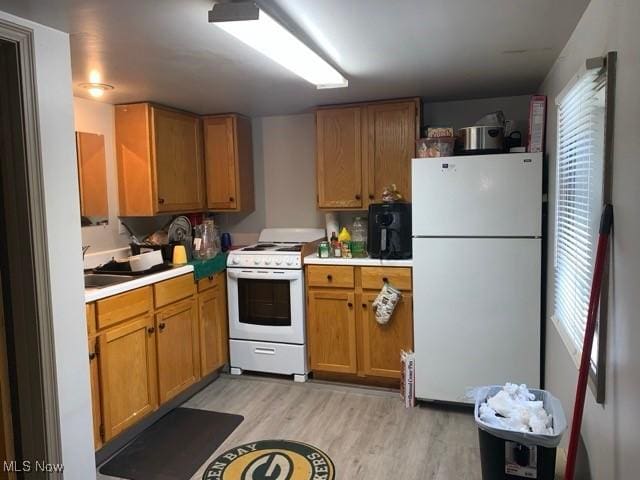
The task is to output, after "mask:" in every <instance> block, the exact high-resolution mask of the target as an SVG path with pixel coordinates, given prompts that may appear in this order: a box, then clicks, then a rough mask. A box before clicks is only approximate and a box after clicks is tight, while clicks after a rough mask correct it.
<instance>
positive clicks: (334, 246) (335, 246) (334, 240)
mask: <svg viewBox="0 0 640 480" xmlns="http://www.w3.org/2000/svg"><path fill="white" fill-rule="evenodd" d="M331 254H332V255H333V256H334V257H341V256H342V250H341V249H340V241H339V240H338V236H337V235H336V232H331Z"/></svg>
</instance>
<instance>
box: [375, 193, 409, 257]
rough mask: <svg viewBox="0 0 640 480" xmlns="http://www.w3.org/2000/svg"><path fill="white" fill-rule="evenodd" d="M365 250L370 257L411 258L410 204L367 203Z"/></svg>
mask: <svg viewBox="0 0 640 480" xmlns="http://www.w3.org/2000/svg"><path fill="white" fill-rule="evenodd" d="M367 250H368V252H369V256H370V257H372V258H381V259H387V258H388V259H404V258H411V204H410V203H373V204H371V205H369V235H368V237H367Z"/></svg>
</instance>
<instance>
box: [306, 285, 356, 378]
mask: <svg viewBox="0 0 640 480" xmlns="http://www.w3.org/2000/svg"><path fill="white" fill-rule="evenodd" d="M354 297H355V295H354V293H353V291H352V290H344V291H340V290H324V289H309V312H308V316H307V326H308V328H309V332H308V334H307V340H308V343H309V359H310V363H311V369H312V370H322V371H325V372H339V373H356V372H357V355H356V317H355V307H354Z"/></svg>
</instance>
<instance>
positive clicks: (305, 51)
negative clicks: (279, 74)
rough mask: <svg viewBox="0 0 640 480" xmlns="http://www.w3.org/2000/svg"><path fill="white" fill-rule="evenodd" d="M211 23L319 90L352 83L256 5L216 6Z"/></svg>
mask: <svg viewBox="0 0 640 480" xmlns="http://www.w3.org/2000/svg"><path fill="white" fill-rule="evenodd" d="M209 22H212V23H215V24H216V25H217V26H218V27H220V28H221V29H223V30H224V31H225V32H227V33H229V34H230V35H233V36H234V37H236V38H237V39H238V40H240V41H241V42H243V43H245V44H246V45H248V46H250V47H251V48H253V49H255V50H257V51H259V52H260V53H262V54H263V55H265V56H267V57H269V58H270V59H272V60H273V61H275V62H276V63H279V64H280V65H282V66H283V67H284V68H286V69H287V70H289V71H291V72H293V73H295V74H296V75H298V76H300V77H302V78H304V79H305V80H306V81H308V82H309V83H312V84H314V85H316V87H317V88H341V87H347V86H349V81H348V80H347V79H346V78H345V77H344V76H343V75H342V74H341V73H340V72H338V70H336V69H335V68H334V67H333V66H332V65H330V64H329V63H328V62H327V61H326V60H325V59H323V58H322V57H321V56H320V55H318V54H317V53H316V52H314V51H313V50H312V49H311V48H309V47H308V46H307V45H305V44H304V43H303V42H302V41H301V40H300V39H298V38H297V37H296V36H295V35H293V34H292V33H291V32H290V31H289V30H287V29H286V28H285V27H284V26H283V25H281V24H280V23H278V22H277V21H276V20H274V19H273V18H272V17H271V16H269V15H267V14H266V13H265V12H264V11H262V10H260V9H258V7H257V6H256V5H255V3H254V2H231V3H216V4H215V5H214V6H213V9H212V10H211V11H210V12H209Z"/></svg>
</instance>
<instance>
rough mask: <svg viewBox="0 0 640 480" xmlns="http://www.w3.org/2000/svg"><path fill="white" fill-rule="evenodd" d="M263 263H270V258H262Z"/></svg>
mask: <svg viewBox="0 0 640 480" xmlns="http://www.w3.org/2000/svg"><path fill="white" fill-rule="evenodd" d="M264 264H265V265H271V258H269V257H267V258H265V259H264Z"/></svg>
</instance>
